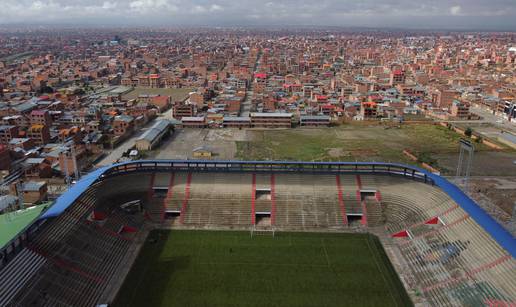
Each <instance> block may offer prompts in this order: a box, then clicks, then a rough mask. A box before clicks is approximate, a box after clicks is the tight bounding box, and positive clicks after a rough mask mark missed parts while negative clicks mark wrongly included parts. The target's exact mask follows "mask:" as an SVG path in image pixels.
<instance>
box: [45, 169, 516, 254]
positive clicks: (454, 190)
mask: <svg viewBox="0 0 516 307" xmlns="http://www.w3.org/2000/svg"><path fill="white" fill-rule="evenodd" d="M170 161H171V162H181V161H177V160H170ZM136 162H150V163H153V162H157V163H160V162H167V160H155V161H154V160H151V161H133V162H126V163H119V164H113V165H111V166H105V167H102V168H99V169H96V170H95V171H93V172H91V173H89V174H87V175H86V176H84V177H83V178H82V179H81V180H79V181H78V182H77V183H76V184H75V185H73V186H72V187H71V188H70V189H69V190H68V191H67V192H66V193H64V194H63V195H61V196H60V197H59V198H58V199H57V200H56V202H55V203H54V205H53V206H52V207H50V208H49V209H48V210H47V211H45V212H44V213H43V214H42V215H41V217H40V219H48V218H52V217H56V216H58V215H60V214H61V213H63V212H64V211H65V210H66V209H67V208H68V207H69V206H71V205H72V204H73V203H74V202H75V200H77V199H78V198H79V197H80V196H81V195H82V193H84V192H85V191H86V190H87V189H88V188H89V187H90V186H91V185H92V184H93V183H95V182H96V181H97V180H98V179H99V178H100V177H101V176H102V175H103V174H104V173H106V172H107V171H109V170H110V169H112V168H115V167H118V166H123V165H124V164H134V163H136ZM183 162H185V163H187V162H189V163H194V162H199V163H207V164H210V163H215V162H223V163H245V164H248V165H249V164H253V163H254V162H256V163H267V164H274V163H278V164H306V165H312V164H316V165H330V164H331V165H338V164H340V165H343V166H350V165H357V164H358V165H363V166H372V165H378V166H388V165H390V166H393V167H402V168H407V169H409V170H415V171H417V172H420V173H423V174H425V175H427V176H428V178H430V179H432V180H433V181H434V184H435V185H436V186H438V187H439V188H440V189H441V190H442V191H444V192H445V193H446V194H448V196H450V198H451V199H453V200H454V201H455V202H456V203H457V204H458V205H459V206H461V207H462V209H464V211H466V212H467V213H468V214H469V215H470V216H471V217H472V218H473V219H474V220H475V221H476V222H477V223H478V224H479V225H480V226H481V227H482V228H483V229H484V230H485V231H486V232H487V233H489V235H491V237H492V238H494V239H495V240H496V242H498V244H500V246H502V247H503V248H504V249H505V250H506V251H507V252H509V254H511V255H512V257H513V258H516V239H515V238H514V237H513V236H512V235H511V234H510V233H509V232H508V231H507V230H505V228H503V227H502V226H501V225H500V224H498V222H496V221H495V220H494V219H493V218H492V217H491V216H490V215H489V214H487V213H486V212H485V211H484V210H483V209H482V208H481V207H480V206H478V205H477V204H476V203H475V202H474V201H473V200H472V199H471V198H470V197H469V196H467V195H466V194H465V193H464V192H462V190H461V189H459V188H458V187H457V186H456V185H454V184H452V183H451V182H449V181H448V180H446V179H445V178H443V177H441V176H439V175H436V174H433V173H431V172H429V171H427V170H424V169H421V168H417V167H413V166H409V165H403V164H396V163H381V162H371V163H368V162H359V163H355V162H291V161H288V162H282V161H276V162H273V161H193V160H191V161H183ZM221 171H223V170H221Z"/></svg>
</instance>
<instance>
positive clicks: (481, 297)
mask: <svg viewBox="0 0 516 307" xmlns="http://www.w3.org/2000/svg"><path fill="white" fill-rule="evenodd" d="M371 177H376V178H374V179H372V178H371ZM364 178H367V179H366V180H365V181H364ZM365 184H367V185H368V187H374V186H373V185H376V188H378V190H380V191H381V195H382V204H383V205H384V214H385V216H386V219H387V223H386V229H387V230H388V231H389V232H390V233H393V232H397V231H399V230H403V229H408V230H410V231H411V233H412V235H414V236H415V237H414V239H411V240H407V241H405V242H403V243H401V244H400V245H399V246H400V249H401V254H402V255H403V256H404V257H405V258H406V261H407V263H408V264H409V266H410V267H411V269H412V271H413V272H414V273H415V275H416V278H417V279H418V281H419V284H420V285H421V286H422V289H423V291H424V293H425V295H426V296H427V298H428V299H429V300H430V301H431V303H432V304H433V305H436V306H450V305H484V304H485V301H486V300H499V301H508V302H513V303H514V293H516V282H515V281H514V274H516V262H515V260H514V259H513V258H512V257H510V256H509V255H508V254H507V252H506V251H505V250H503V249H502V248H501V247H500V246H499V245H498V244H497V243H496V242H495V241H494V240H493V239H492V238H491V237H490V236H489V235H488V234H487V233H486V232H485V231H484V230H483V229H482V228H481V227H480V226H479V225H478V224H477V223H476V222H475V221H474V220H473V219H472V218H470V217H469V216H468V215H467V214H466V212H465V211H464V210H462V208H460V207H458V206H457V204H455V203H454V202H453V201H452V200H451V199H449V197H448V196H447V195H446V194H445V193H443V192H442V191H440V190H439V189H436V188H434V187H432V186H430V185H426V184H423V183H418V182H411V181H408V180H406V179H403V178H396V177H391V176H362V185H363V186H364V185H365ZM435 216H439V218H440V219H441V221H443V222H444V224H445V225H446V226H445V225H442V224H439V225H435V226H429V225H425V224H424V221H426V220H427V219H429V218H431V217H435ZM414 225H416V226H414ZM448 248H449V249H448ZM450 250H453V252H450ZM498 262H500V263H499V264H498Z"/></svg>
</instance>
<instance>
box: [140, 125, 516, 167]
mask: <svg viewBox="0 0 516 307" xmlns="http://www.w3.org/2000/svg"><path fill="white" fill-rule="evenodd" d="M460 138H461V136H460V135H459V134H457V133H455V132H453V131H451V130H449V129H447V128H445V127H441V126H435V125H404V126H401V127H399V128H398V127H392V128H388V129H386V128H385V127H383V126H380V125H369V126H367V125H344V126H340V127H332V128H296V129H274V130H263V129H242V130H239V129H180V130H178V131H176V133H175V134H174V135H173V136H172V137H170V138H169V139H168V140H166V141H165V142H164V143H163V144H162V146H160V147H159V148H158V149H157V150H155V151H154V152H152V153H150V155H149V157H154V158H159V159H192V158H193V152H192V151H193V150H194V149H195V148H198V147H200V146H206V147H207V148H208V149H210V150H212V151H213V154H214V156H213V159H218V160H221V159H240V160H300V161H387V162H400V163H411V164H415V163H416V162H414V161H411V160H410V159H408V158H407V157H406V156H405V155H404V154H403V153H402V152H403V150H404V149H408V150H410V151H411V152H412V153H413V154H414V155H415V156H417V157H418V158H420V160H421V161H425V162H427V163H430V164H432V165H434V166H436V167H437V168H438V169H440V170H441V172H442V173H443V174H445V175H454V174H455V169H456V167H457V160H458V148H459V146H458V142H459V140H460ZM475 146H476V148H477V150H478V151H477V152H476V153H475V159H474V160H475V162H474V168H473V172H472V175H477V176H510V175H514V174H516V164H513V161H514V160H516V152H515V151H514V150H510V149H506V150H503V151H498V152H495V151H492V150H491V149H489V148H487V147H486V146H484V145H482V144H475Z"/></svg>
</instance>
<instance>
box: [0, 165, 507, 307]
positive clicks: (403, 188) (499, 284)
mask: <svg viewBox="0 0 516 307" xmlns="http://www.w3.org/2000/svg"><path fill="white" fill-rule="evenodd" d="M515 255H516V240H515V239H514V237H513V236H512V235H511V234H510V233H509V232H507V231H506V230H505V229H504V228H503V227H502V226H500V225H499V224H498V223H497V222H496V221H495V220H494V219H493V218H491V217H490V216H489V215H488V214H487V213H485V212H484V211H483V210H482V209H481V208H480V207H479V206H478V205H477V204H476V203H475V202H474V201H472V200H471V199H470V198H469V197H468V196H466V195H465V194H464V193H463V192H462V191H461V190H460V189H459V188H458V187H456V186H455V185H453V184H451V183H450V182H448V181H447V180H446V179H444V178H443V177H440V176H438V175H435V174H432V173H430V172H428V171H426V170H422V169H419V168H416V167H413V166H408V165H401V164H393V163H359V162H356V163H347V162H340V163H338V162H334V163H332V162H251V161H245V162H244V161H195V160H187V161H177V160H156V161H133V162H127V163H120V164H115V165H112V166H109V167H103V168H99V169H97V170H95V171H93V172H91V173H89V174H88V175H86V176H85V177H83V178H82V179H81V180H79V181H78V182H77V183H76V184H75V185H73V186H72V187H71V188H70V189H69V190H68V192H66V193H65V194H63V195H62V196H60V197H59V198H58V199H57V200H56V201H55V203H54V204H52V205H51V206H49V207H48V208H44V209H43V210H41V213H39V214H38V217H37V218H36V219H35V220H34V221H33V222H32V223H30V224H29V225H28V226H27V227H25V228H24V229H23V230H22V231H21V232H20V233H18V234H16V235H14V236H13V237H12V238H11V239H10V240H9V242H8V243H7V244H6V245H5V246H4V247H3V249H2V250H1V253H0V257H1V258H0V280H1V281H2V282H1V283H0V306H95V305H100V304H109V305H113V306H140V305H150V306H155V305H161V306H170V305H177V306H263V305H268V306H270V305H273V306H347V305H353V306H411V305H414V304H415V305H420V306H486V305H487V306H514V305H515V304H516V261H515V259H514V257H515Z"/></svg>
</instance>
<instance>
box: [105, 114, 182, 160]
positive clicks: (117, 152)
mask: <svg viewBox="0 0 516 307" xmlns="http://www.w3.org/2000/svg"><path fill="white" fill-rule="evenodd" d="M163 118H165V119H172V108H170V109H169V110H167V111H165V112H164V113H162V114H160V115H159V116H158V117H157V118H155V119H153V120H151V121H149V122H148V123H147V124H146V125H145V126H144V127H143V128H141V129H140V131H137V132H135V133H134V134H133V135H132V136H131V137H130V138H129V139H127V140H125V141H123V142H122V143H120V144H119V145H118V146H117V147H116V148H115V149H113V150H111V151H109V154H108V155H107V156H105V157H104V158H103V159H102V160H100V161H99V162H97V164H96V166H97V167H99V166H105V165H109V164H113V163H115V162H116V161H117V160H118V159H120V157H121V156H122V154H123V153H124V152H126V151H127V150H128V149H130V148H132V147H133V146H134V143H135V141H136V139H137V138H138V137H139V136H140V135H141V134H142V133H143V132H144V131H145V130H147V129H148V128H149V127H151V126H152V125H154V123H155V122H156V120H159V119H163Z"/></svg>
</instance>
